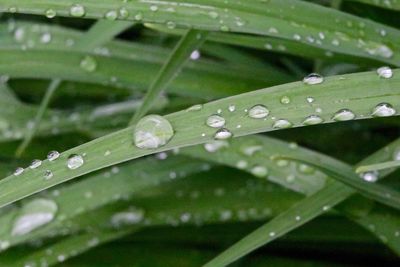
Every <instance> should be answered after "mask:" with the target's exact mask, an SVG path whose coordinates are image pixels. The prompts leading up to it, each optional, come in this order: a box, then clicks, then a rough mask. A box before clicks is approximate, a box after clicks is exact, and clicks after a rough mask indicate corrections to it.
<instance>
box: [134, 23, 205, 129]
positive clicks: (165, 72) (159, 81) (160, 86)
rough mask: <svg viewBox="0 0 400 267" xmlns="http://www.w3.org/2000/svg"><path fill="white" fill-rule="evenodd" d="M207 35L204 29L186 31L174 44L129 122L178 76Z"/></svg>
mask: <svg viewBox="0 0 400 267" xmlns="http://www.w3.org/2000/svg"><path fill="white" fill-rule="evenodd" d="M207 35H208V33H207V32H204V31H197V30H188V31H187V33H186V34H185V35H184V36H183V37H182V38H181V40H180V41H179V42H178V43H177V44H176V46H175V48H174V50H173V51H172V53H171V54H170V56H169V58H168V60H167V61H166V62H165V64H164V65H163V66H162V68H161V70H160V71H159V72H158V74H157V76H156V77H155V79H154V80H153V82H152V83H151V85H150V87H149V90H148V91H147V93H146V95H145V97H144V100H143V103H142V105H141V106H140V108H139V109H138V110H137V111H136V112H135V114H134V116H133V117H132V120H131V121H130V124H136V123H137V122H138V121H139V119H140V118H141V117H143V115H145V114H146V113H147V112H148V111H149V109H150V108H151V106H152V105H153V103H154V101H155V99H156V98H157V97H158V96H159V94H160V93H161V92H162V91H163V90H165V88H166V87H167V86H168V85H169V84H170V83H171V81H172V80H173V79H174V78H175V77H176V76H178V74H179V72H180V71H181V69H182V67H183V65H184V64H185V63H186V62H187V61H188V60H189V59H190V55H191V53H192V52H193V51H195V50H196V49H198V48H199V47H200V46H201V45H202V44H203V43H204V42H205V40H206V39H207Z"/></svg>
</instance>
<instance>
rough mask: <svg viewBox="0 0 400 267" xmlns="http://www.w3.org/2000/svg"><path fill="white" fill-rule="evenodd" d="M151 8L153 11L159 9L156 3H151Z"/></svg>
mask: <svg viewBox="0 0 400 267" xmlns="http://www.w3.org/2000/svg"><path fill="white" fill-rule="evenodd" d="M150 10H151V11H153V12H156V11H157V10H158V6H156V5H151V6H150Z"/></svg>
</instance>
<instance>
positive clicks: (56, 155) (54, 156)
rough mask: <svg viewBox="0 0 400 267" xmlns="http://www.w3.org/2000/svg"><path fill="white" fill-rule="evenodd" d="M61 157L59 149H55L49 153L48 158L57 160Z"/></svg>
mask: <svg viewBox="0 0 400 267" xmlns="http://www.w3.org/2000/svg"><path fill="white" fill-rule="evenodd" d="M59 157H60V153H58V151H55V150H53V151H50V152H49V153H48V154H47V159H48V160H49V161H55V160H56V159H58V158H59Z"/></svg>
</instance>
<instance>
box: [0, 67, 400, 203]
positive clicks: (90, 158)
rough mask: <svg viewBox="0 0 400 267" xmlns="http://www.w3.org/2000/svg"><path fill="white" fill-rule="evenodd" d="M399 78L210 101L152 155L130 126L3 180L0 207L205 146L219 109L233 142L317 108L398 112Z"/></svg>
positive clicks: (358, 78)
mask: <svg viewBox="0 0 400 267" xmlns="http://www.w3.org/2000/svg"><path fill="white" fill-rule="evenodd" d="M397 74H398V71H397V70H395V71H394V77H393V78H391V79H381V78H380V77H378V75H376V73H373V72H372V73H371V72H367V73H360V74H350V75H343V76H339V77H337V76H335V77H330V78H327V79H325V82H324V83H322V84H318V85H311V86H310V85H308V84H304V83H302V82H297V83H290V84H286V85H281V86H276V87H271V88H268V89H263V90H258V91H253V92H251V93H247V94H242V95H237V96H233V97H229V98H226V99H221V100H218V101H214V102H210V103H207V104H205V105H203V106H202V109H201V110H197V111H192V112H191V111H187V110H185V111H181V112H177V113H173V114H170V115H167V116H165V118H166V119H167V120H169V121H170V123H171V125H172V127H173V128H174V131H175V134H174V136H173V138H172V139H171V141H170V142H169V143H168V144H167V145H165V146H163V147H160V148H158V149H154V150H146V149H140V148H138V147H136V146H135V145H133V144H132V143H133V141H132V129H133V127H128V128H126V129H123V130H121V131H118V132H115V133H112V134H110V135H107V136H104V137H101V138H99V139H96V140H93V141H91V142H89V143H86V144H83V145H81V146H78V147H76V148H73V149H71V150H68V151H66V152H64V153H62V154H61V156H60V158H59V159H58V160H57V161H54V162H49V161H43V163H42V166H41V167H40V168H38V169H33V170H32V169H26V171H25V172H24V174H23V175H20V176H10V177H8V178H6V179H3V180H2V181H1V182H0V206H4V205H6V204H8V203H12V202H14V201H16V200H18V199H21V198H23V197H25V196H28V195H31V194H33V193H35V192H38V191H41V190H44V189H46V188H49V187H51V186H54V185H56V184H59V183H62V182H65V181H67V180H70V179H72V178H75V177H78V176H81V175H83V174H86V173H88V172H92V171H94V170H97V169H101V168H104V167H107V166H111V165H114V164H117V163H119V162H123V161H127V160H130V159H134V158H139V157H142V156H145V155H149V154H153V153H156V152H160V151H166V150H169V149H173V148H177V147H184V146H190V145H195V144H201V143H205V142H209V141H211V140H213V139H214V135H215V133H216V130H215V129H214V128H212V127H208V126H206V125H205V122H206V120H207V118H208V117H209V116H210V115H213V114H215V112H217V111H218V110H221V111H222V110H224V113H223V116H224V117H225V120H226V122H227V125H226V127H228V128H230V131H231V132H232V134H233V135H234V136H236V137H238V136H243V135H249V134H252V133H257V132H265V131H272V130H276V129H279V128H277V127H276V125H277V124H276V122H274V120H273V119H272V118H275V119H276V118H281V119H285V120H286V121H288V122H290V124H291V125H292V126H293V127H300V126H303V121H304V119H305V118H307V117H308V116H310V115H311V114H314V112H315V109H316V108H318V107H319V108H320V109H321V112H320V113H319V116H321V118H323V119H324V120H325V122H333V121H334V120H333V118H334V114H336V112H338V110H341V109H343V108H348V109H351V110H352V112H353V113H354V114H356V116H357V118H363V119H365V118H369V117H371V115H372V113H373V112H372V110H374V108H375V107H376V105H377V104H379V103H383V102H391V103H393V105H394V107H395V108H399V107H398V106H397V105H396V104H397V103H400V101H398V100H397V99H398V98H400V92H398V91H397V87H398V83H400V78H397V77H400V76H399V75H397ZM349 87H351V88H352V90H351V91H350V92H349V91H348V90H347V88H349ZM377 88H379V90H377ZM285 95H287V96H290V97H291V98H292V101H291V103H290V105H282V104H281V103H280V99H281V97H282V96H285ZM310 95H312V96H313V97H314V98H315V99H318V102H316V103H315V104H314V103H312V104H310V103H307V101H306V99H307V97H309V96H310ZM360 95H362V97H360ZM256 104H263V105H265V106H266V107H268V109H269V110H270V113H271V114H273V115H271V117H269V118H267V120H260V119H255V118H251V117H249V116H248V114H247V113H246V111H248V109H250V108H252V107H253V106H254V105H256ZM231 105H235V110H236V112H229V111H228V108H229V106H231ZM318 110H319V109H318ZM189 122H190V123H189ZM237 125H240V127H237ZM106 151H109V152H110V155H109V156H107V157H105V156H104V153H105V152H106ZM72 154H77V155H82V156H83V159H84V162H85V163H84V164H83V166H81V167H80V168H78V169H72V170H71V169H69V168H68V167H67V165H66V162H67V159H68V157H69V156H71V155H72ZM47 169H49V170H50V171H52V172H53V173H54V177H53V178H52V179H51V180H49V181H43V174H44V171H45V170H47ZM16 183H18V188H16V186H15V184H16Z"/></svg>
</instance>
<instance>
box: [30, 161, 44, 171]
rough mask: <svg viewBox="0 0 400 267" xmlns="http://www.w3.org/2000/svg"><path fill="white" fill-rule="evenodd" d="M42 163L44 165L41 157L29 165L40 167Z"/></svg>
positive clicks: (33, 167)
mask: <svg viewBox="0 0 400 267" xmlns="http://www.w3.org/2000/svg"><path fill="white" fill-rule="evenodd" d="M40 165H42V161H41V160H39V159H35V160H33V161H32V163H31V165H29V168H31V169H36V168H38V167H40Z"/></svg>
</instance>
